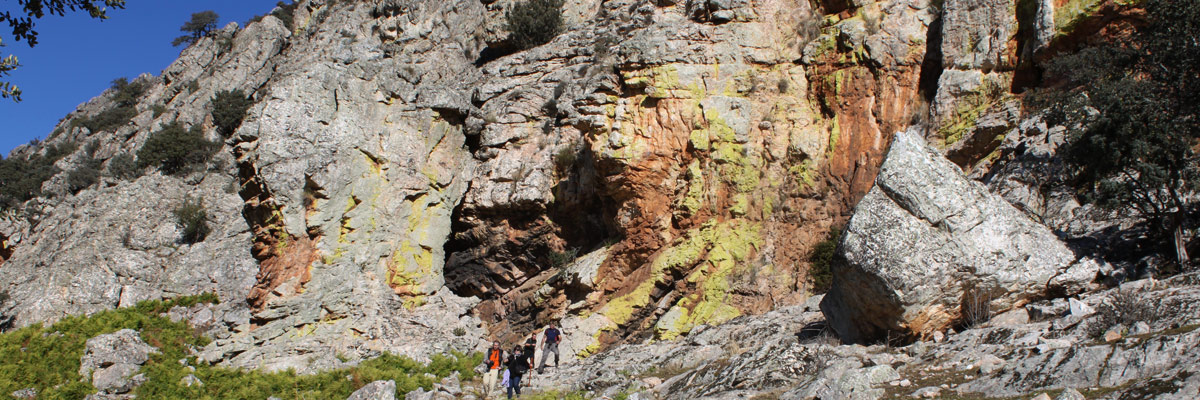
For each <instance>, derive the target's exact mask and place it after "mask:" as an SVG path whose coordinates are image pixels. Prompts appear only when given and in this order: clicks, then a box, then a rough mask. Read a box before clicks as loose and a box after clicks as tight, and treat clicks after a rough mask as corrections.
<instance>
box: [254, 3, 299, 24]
mask: <svg viewBox="0 0 1200 400" xmlns="http://www.w3.org/2000/svg"><path fill="white" fill-rule="evenodd" d="M296 5H297V4H296V3H295V2H292V3H287V2H283V1H281V2H278V3H275V9H274V10H272V11H271V14H270V15H271V16H274V17H275V18H279V21H280V22H283V26H285V27H287V29H288V30H289V31H291V30H294V29H295V27H293V26H292V25H293V24H294V23H295V21H294V20H295V18H293V17H292V13H294V12H295V11H296ZM263 17H265V15H259V16H255V17H254V18H251V19H250V22H248V23H246V25H250V24H251V23H255V22H258V21H262V19H263Z"/></svg>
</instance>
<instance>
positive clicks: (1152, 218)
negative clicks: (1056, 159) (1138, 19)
mask: <svg viewBox="0 0 1200 400" xmlns="http://www.w3.org/2000/svg"><path fill="white" fill-rule="evenodd" d="M1144 7H1145V11H1146V24H1144V25H1143V26H1140V27H1139V28H1138V29H1137V31H1136V32H1135V33H1133V34H1130V35H1121V36H1120V37H1117V38H1114V39H1113V40H1105V41H1100V42H1097V43H1095V44H1094V45H1093V46H1091V47H1086V48H1084V49H1081V50H1080V51H1078V52H1076V53H1074V54H1068V55H1059V56H1056V57H1055V58H1054V59H1053V60H1052V61H1051V62H1050V63H1049V64H1048V65H1046V75H1047V77H1048V78H1051V79H1057V80H1060V81H1065V82H1064V83H1066V84H1067V85H1066V87H1067V88H1068V89H1070V90H1071V92H1066V93H1057V94H1055V93H1050V94H1049V95H1048V96H1047V97H1048V98H1047V99H1046V100H1050V101H1042V103H1045V104H1047V105H1048V107H1049V113H1047V115H1048V117H1049V118H1048V119H1049V121H1050V122H1051V123H1054V124H1061V125H1064V126H1067V127H1070V129H1069V130H1068V135H1067V143H1065V145H1064V146H1063V147H1061V148H1060V149H1059V153H1058V154H1059V155H1061V156H1062V158H1063V160H1064V161H1066V162H1067V163H1066V164H1067V165H1066V166H1067V167H1068V168H1069V172H1071V173H1073V175H1074V176H1072V177H1071V178H1072V180H1071V181H1072V182H1071V183H1072V184H1074V186H1075V189H1076V193H1079V194H1081V195H1083V196H1082V197H1084V200H1087V201H1091V202H1093V203H1095V204H1096V205H1099V206H1102V207H1105V208H1108V209H1110V210H1113V211H1115V212H1120V213H1123V214H1127V215H1136V216H1139V217H1142V218H1145V220H1146V222H1147V224H1146V225H1147V228H1149V229H1150V233H1151V235H1150V238H1149V242H1151V243H1155V244H1157V245H1156V246H1155V247H1157V249H1154V250H1156V251H1158V252H1160V253H1161V254H1162V255H1164V256H1173V257H1171V258H1173V259H1174V260H1175V264H1176V265H1175V266H1174V267H1179V266H1187V265H1188V264H1189V263H1191V262H1194V260H1193V259H1192V258H1191V257H1189V256H1188V251H1187V250H1188V246H1187V243H1188V242H1189V241H1191V239H1192V238H1193V236H1194V234H1193V233H1191V232H1190V231H1191V230H1190V229H1187V227H1188V226H1190V222H1191V221H1190V219H1191V218H1193V217H1192V213H1193V212H1194V211H1192V210H1195V207H1196V200H1195V199H1196V198H1197V194H1200V152H1198V151H1197V150H1196V143H1197V140H1200V123H1198V122H1197V121H1198V120H1200V75H1197V74H1196V71H1197V70H1200V41H1197V40H1196V38H1197V37H1200V24H1198V23H1196V21H1200V2H1196V1H1174V0H1147V1H1145V2H1144ZM1081 93H1082V94H1086V96H1084V95H1081ZM1064 100H1066V101H1064Z"/></svg>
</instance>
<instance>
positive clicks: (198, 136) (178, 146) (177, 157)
mask: <svg viewBox="0 0 1200 400" xmlns="http://www.w3.org/2000/svg"><path fill="white" fill-rule="evenodd" d="M219 148H220V144H218V143H213V142H210V141H208V140H205V139H204V134H203V133H202V132H201V131H200V126H198V125H197V126H192V128H191V129H186V130H185V129H183V125H181V124H179V122H177V121H176V122H171V123H169V124H166V125H164V126H163V127H162V129H161V130H159V131H158V132H155V133H154V134H152V135H150V138H149V139H147V140H146V143H145V144H143V145H142V148H141V149H139V150H138V152H137V166H138V168H146V167H158V168H159V169H160V170H162V172H163V173H167V174H176V173H182V172H187V171H188V170H189V168H188V167H190V166H193V165H196V164H202V163H204V162H206V161H208V159H209V157H211V156H212V154H213V153H215V152H216V151H217V149H219Z"/></svg>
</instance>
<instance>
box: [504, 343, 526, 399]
mask: <svg viewBox="0 0 1200 400" xmlns="http://www.w3.org/2000/svg"><path fill="white" fill-rule="evenodd" d="M531 367H532V363H531V362H530V361H529V357H528V356H526V355H525V354H524V352H523V351H522V350H521V347H520V346H518V347H515V348H513V352H512V355H510V356H509V357H508V398H509V399H510V400H511V399H512V398H513V392H514V391H515V392H517V397H518V398H519V397H521V376H522V375H525V371H528V370H529V369H530V368H531Z"/></svg>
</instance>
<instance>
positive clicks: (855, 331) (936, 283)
mask: <svg viewBox="0 0 1200 400" xmlns="http://www.w3.org/2000/svg"><path fill="white" fill-rule="evenodd" d="M838 256H839V257H838V260H837V261H836V262H835V263H834V265H833V266H832V272H833V287H832V289H831V290H830V291H829V293H828V294H827V295H826V296H825V298H824V299H823V300H822V302H821V310H822V312H823V313H824V314H825V316H826V317H827V318H828V320H829V322H830V326H832V327H833V328H834V330H835V331H836V332H837V333H838V334H839V335H840V336H841V337H842V339H843V340H846V341H849V342H855V343H861V342H870V341H875V340H880V339H882V338H885V337H889V336H890V337H897V336H911V337H918V338H923V337H931V336H932V335H933V334H934V332H939V331H944V330H946V329H948V328H950V327H952V326H953V325H955V324H957V323H961V322H964V321H965V320H966V319H968V318H972V319H975V318H977V317H980V315H978V314H983V315H982V317H984V318H983V320H986V317H987V316H988V315H991V314H993V313H997V312H1003V311H1007V310H1011V309H1013V308H1016V307H1019V306H1023V305H1024V304H1026V303H1028V302H1030V301H1033V300H1037V299H1041V298H1046V297H1049V296H1050V294H1052V293H1056V294H1062V293H1066V294H1072V293H1079V292H1081V291H1083V290H1085V289H1087V288H1088V287H1089V285H1090V284H1091V282H1092V281H1093V280H1094V279H1095V278H1096V276H1097V273H1098V272H1099V270H1100V266H1099V264H1098V263H1097V262H1096V261H1094V260H1091V259H1079V258H1077V257H1076V256H1075V254H1074V253H1073V252H1072V251H1071V250H1070V249H1069V248H1067V246H1066V245H1065V244H1064V243H1063V242H1062V241H1060V240H1059V239H1058V238H1057V237H1056V236H1054V233H1053V232H1051V231H1050V230H1049V229H1048V228H1046V227H1045V226H1042V225H1040V224H1037V223H1035V222H1034V221H1032V220H1030V219H1029V217H1027V216H1026V215H1024V214H1023V213H1021V212H1020V211H1018V210H1017V209H1016V208H1014V207H1013V206H1012V205H1010V204H1008V203H1007V202H1005V201H1004V200H1003V199H1002V198H1000V197H999V196H996V195H994V194H992V193H990V192H988V191H987V189H985V188H984V187H983V186H982V185H981V184H979V183H977V182H975V181H972V180H970V179H969V178H967V177H966V176H965V175H964V174H963V173H962V171H961V170H960V169H959V168H958V167H957V166H955V165H954V164H953V163H951V162H950V161H948V160H946V159H945V158H943V157H942V156H941V155H940V154H939V153H938V152H937V151H936V150H934V149H932V148H930V147H929V146H928V145H926V144H925V142H924V140H922V139H921V137H920V134H919V133H918V132H917V131H916V130H909V131H907V132H901V133H899V134H897V135H896V139H895V141H894V142H893V143H892V146H891V149H890V150H889V152H888V155H887V158H886V159H885V160H884V163H883V166H882V168H881V170H880V173H879V176H878V177H877V178H876V180H875V187H874V188H872V189H871V191H870V192H868V194H867V195H866V197H865V198H863V200H862V201H861V202H860V203H859V204H858V206H857V207H856V208H855V212H854V215H853V217H851V219H850V222H849V224H848V225H847V227H846V230H845V234H844V235H843V237H842V242H841V243H840V246H839V250H838ZM973 314H975V315H973Z"/></svg>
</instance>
